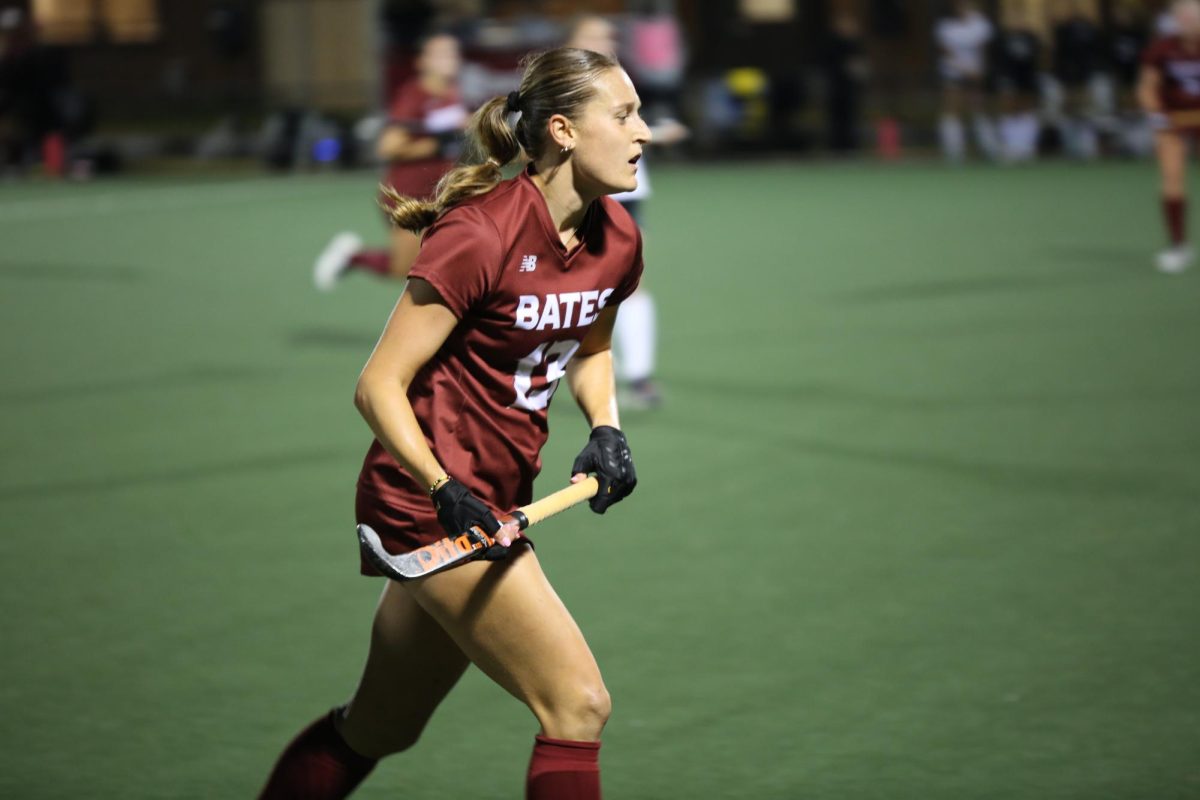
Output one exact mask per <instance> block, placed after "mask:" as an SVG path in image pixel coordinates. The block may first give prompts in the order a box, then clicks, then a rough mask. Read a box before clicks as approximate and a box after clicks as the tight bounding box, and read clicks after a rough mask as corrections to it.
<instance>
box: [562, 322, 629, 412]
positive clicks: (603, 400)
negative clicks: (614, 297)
mask: <svg viewBox="0 0 1200 800" xmlns="http://www.w3.org/2000/svg"><path fill="white" fill-rule="evenodd" d="M616 320H617V309H616V308H615V307H614V308H605V309H602V310H601V311H600V314H599V316H598V317H597V318H596V321H595V322H594V323H592V325H591V327H590V328H588V332H587V334H586V335H585V336H584V337H583V343H582V344H581V345H579V349H578V350H576V351H575V356H574V357H573V358H572V359H571V362H570V363H569V364H567V386H569V387H570V388H571V394H573V395H575V402H577V403H579V408H580V410H582V411H583V416H584V417H586V418H587V421H588V425H589V426H590V427H592V428H595V427H597V426H599V425H609V426H611V427H613V428H620V427H621V423H620V421H619V420H618V418H617V390H616V382H615V380H614V377H613V358H612V332H613V325H614V324H615V323H616Z"/></svg>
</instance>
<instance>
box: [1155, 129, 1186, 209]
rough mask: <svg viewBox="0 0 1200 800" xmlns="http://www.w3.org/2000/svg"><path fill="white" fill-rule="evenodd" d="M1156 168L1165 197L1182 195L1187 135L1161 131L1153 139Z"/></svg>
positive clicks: (1183, 192)
mask: <svg viewBox="0 0 1200 800" xmlns="http://www.w3.org/2000/svg"><path fill="white" fill-rule="evenodd" d="M1154 145H1155V151H1156V153H1157V155H1158V168H1159V170H1160V173H1161V175H1162V191H1163V194H1164V195H1166V196H1167V197H1183V196H1184V194H1185V193H1186V189H1185V186H1184V179H1185V170H1186V169H1187V151H1188V140H1187V137H1186V136H1184V135H1182V134H1179V133H1175V132H1173V131H1162V132H1160V133H1159V134H1158V135H1157V136H1156V137H1155V139H1154Z"/></svg>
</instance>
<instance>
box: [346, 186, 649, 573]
mask: <svg viewBox="0 0 1200 800" xmlns="http://www.w3.org/2000/svg"><path fill="white" fill-rule="evenodd" d="M579 235H580V237H581V239H582V241H581V243H580V244H578V245H577V246H576V247H575V248H574V249H573V250H571V251H570V252H568V251H567V249H566V247H564V245H563V243H562V240H561V239H560V238H559V236H558V233H557V232H556V231H555V228H554V223H553V221H552V220H551V218H550V214H549V211H548V210H547V208H546V203H545V201H544V200H543V199H542V195H541V193H540V192H539V191H538V190H537V187H535V186H534V185H533V182H532V180H531V178H530V175H529V173H528V172H526V173H522V174H521V175H519V176H517V177H516V178H513V179H511V180H508V181H505V182H504V183H502V184H501V185H500V186H499V187H498V188H496V189H494V190H493V191H491V192H489V193H487V194H485V195H481V196H479V197H475V198H472V199H470V200H467V201H465V202H464V203H462V204H461V205H458V206H456V207H455V208H453V209H451V210H450V211H448V212H447V213H446V214H445V216H443V217H442V218H441V219H440V220H438V221H437V222H436V223H435V224H434V225H433V226H432V227H431V228H430V229H429V232H428V233H427V234H426V235H425V239H424V242H423V243H422V246H421V252H420V255H419V256H418V257H417V261H416V263H415V264H414V265H413V268H412V271H411V273H410V275H411V276H412V277H413V278H421V279H424V280H426V281H428V282H429V283H430V284H431V285H432V286H433V287H434V288H435V289H436V290H437V292H438V294H439V295H440V296H441V298H442V299H443V300H444V301H445V303H446V305H447V306H448V307H449V308H450V310H451V311H453V312H454V315H455V316H456V317H458V318H459V320H460V324H459V326H458V327H457V328H456V329H455V330H454V333H453V334H451V336H450V338H449V339H447V340H446V342H445V344H444V345H443V346H442V348H441V350H440V351H439V352H438V354H437V355H436V356H435V357H434V359H433V360H432V361H430V362H429V363H428V364H427V365H426V367H425V369H424V370H422V371H421V373H420V374H419V375H417V377H416V379H415V380H414V382H413V385H412V386H411V388H410V389H409V393H408V397H409V402H410V403H411V404H412V408H413V412H414V413H415V414H416V417H417V420H418V421H419V422H420V424H421V429H422V431H423V433H424V434H425V438H426V441H427V442H428V443H429V447H430V449H431V450H432V451H433V452H434V453H436V454H437V456H438V458H439V459H440V460H441V463H442V465H443V466H444V467H445V469H446V471H447V472H448V473H450V474H451V475H455V476H459V480H460V481H462V482H463V483H464V484H465V485H466V486H467V488H468V489H470V490H471V491H472V492H473V493H474V494H475V495H476V496H477V497H479V498H480V499H481V500H483V501H484V502H485V503H487V504H488V506H489V507H491V508H496V509H501V510H504V511H508V510H511V509H514V508H516V507H517V506H520V505H524V504H526V503H528V502H529V501H530V500H531V499H532V491H533V479H534V477H535V476H536V475H537V473H538V471H539V469H540V467H541V460H540V458H539V453H540V451H541V449H542V445H543V444H544V443H545V441H546V436H547V434H548V432H549V428H548V426H547V420H546V415H547V409H548V408H549V405H550V399H551V397H552V396H553V395H554V392H555V389H556V388H557V387H558V382H559V379H560V378H562V377H563V376H564V375H565V374H566V367H567V363H568V362H569V361H570V360H571V356H572V355H574V353H575V351H576V349H578V347H579V344H580V342H581V341H582V340H583V337H584V334H585V333H586V331H587V329H588V328H589V327H590V325H591V324H592V323H593V322H595V320H596V318H597V315H598V314H599V312H600V310H601V309H603V308H605V307H607V306H610V305H616V304H617V303H620V302H621V301H622V300H624V299H625V298H626V297H628V296H629V295H630V294H631V293H632V292H633V290H634V289H635V288H636V287H637V284H638V280H639V278H640V276H641V273H642V246H641V234H640V232H639V231H638V228H637V225H635V224H634V222H633V220H632V218H631V217H630V216H629V213H628V212H627V211H625V209H624V208H622V207H621V205H620V204H619V203H617V202H616V201H615V200H612V199H611V198H608V197H602V198H599V199H598V200H597V201H596V202H595V203H594V204H593V207H592V208H591V209H590V210H589V212H588V216H587V218H586V220H585V221H584V225H583V227H582V228H581V230H580V231H579ZM356 511H357V515H358V521H359V522H360V523H366V524H368V525H370V526H371V527H372V528H374V529H375V531H376V532H377V533H379V535H380V537H381V538H382V539H383V541H384V543H385V545H386V546H387V549H388V550H389V551H390V552H393V553H400V552H408V551H410V550H413V549H415V548H417V547H420V546H422V545H426V544H430V543H432V542H434V541H437V540H438V539H440V538H442V537H443V536H444V535H445V534H444V532H443V531H441V529H440V528H439V527H438V522H437V514H436V512H435V510H434V507H433V505H432V504H430V502H429V493H428V490H427V488H426V487H425V486H423V485H422V484H421V483H419V482H418V481H417V480H416V479H414V478H413V477H412V476H411V475H409V474H408V473H406V472H405V471H404V470H403V469H401V467H400V466H399V465H398V464H397V463H396V460H395V459H394V458H392V456H391V455H390V454H389V453H388V452H387V450H385V449H384V447H383V446H382V445H381V444H380V443H379V441H378V440H376V441H375V442H374V443H373V444H372V445H371V449H370V450H369V451H368V453H367V457H366V460H365V462H364V464H363V469H362V472H361V474H360V476H359V479H358V496H357V500H356ZM362 571H363V574H365V575H376V574H378V573H377V572H376V571H375V569H374V567H372V566H371V564H370V563H369V562H368V561H367V560H366V559H363V561H362Z"/></svg>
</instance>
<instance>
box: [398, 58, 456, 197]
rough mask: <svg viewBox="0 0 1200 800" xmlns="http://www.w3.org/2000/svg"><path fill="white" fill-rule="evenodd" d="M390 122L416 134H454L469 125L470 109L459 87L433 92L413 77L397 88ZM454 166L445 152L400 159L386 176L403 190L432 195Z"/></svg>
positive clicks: (420, 194)
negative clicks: (463, 102) (440, 179)
mask: <svg viewBox="0 0 1200 800" xmlns="http://www.w3.org/2000/svg"><path fill="white" fill-rule="evenodd" d="M388 124H389V125H399V126H401V127H402V128H404V129H405V130H407V131H408V132H409V134H411V135H412V136H415V137H421V136H438V135H445V134H453V133H458V132H461V131H462V129H463V128H464V127H466V124H467V110H466V108H464V107H463V105H462V102H461V101H460V100H459V97H458V90H457V89H455V90H453V91H451V92H450V93H449V94H445V95H432V94H430V93H429V92H427V91H425V89H424V87H422V86H421V82H420V81H419V80H417V79H415V78H414V79H412V80H410V81H408V82H406V83H404V84H402V85H401V86H400V88H399V89H397V90H396V96H395V97H394V98H393V100H392V106H391V108H390V109H389V110H388ZM453 166H454V160H453V159H452V158H446V157H444V156H443V155H438V156H435V157H433V158H425V159H421V160H419V161H397V162H395V163H393V164H391V165H390V166H389V167H388V174H387V178H386V180H387V183H388V185H389V186H391V187H392V188H394V189H395V190H396V191H398V192H400V194H403V195H407V196H409V197H417V198H428V197H432V196H433V191H434V188H435V187H436V186H437V182H438V179H439V178H441V177H442V176H443V175H445V174H446V173H447V172H449V171H450V168H451V167H453Z"/></svg>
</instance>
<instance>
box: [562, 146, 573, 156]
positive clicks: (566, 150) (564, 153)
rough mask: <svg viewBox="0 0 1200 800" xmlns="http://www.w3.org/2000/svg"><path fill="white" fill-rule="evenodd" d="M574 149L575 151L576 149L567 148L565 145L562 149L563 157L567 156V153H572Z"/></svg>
mask: <svg viewBox="0 0 1200 800" xmlns="http://www.w3.org/2000/svg"><path fill="white" fill-rule="evenodd" d="M574 149H575V148H574V147H567V146H566V145H563V149H562V152H563V155H566V154H567V153H569V152H571V151H572V150H574Z"/></svg>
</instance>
